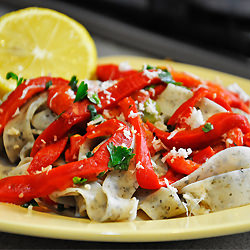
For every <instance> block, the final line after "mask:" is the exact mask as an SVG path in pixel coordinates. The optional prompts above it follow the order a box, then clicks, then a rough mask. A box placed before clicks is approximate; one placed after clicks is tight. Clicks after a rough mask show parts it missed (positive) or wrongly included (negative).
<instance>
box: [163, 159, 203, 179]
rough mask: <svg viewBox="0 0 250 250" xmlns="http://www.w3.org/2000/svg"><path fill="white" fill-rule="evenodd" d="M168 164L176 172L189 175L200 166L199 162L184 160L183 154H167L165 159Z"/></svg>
mask: <svg viewBox="0 0 250 250" xmlns="http://www.w3.org/2000/svg"><path fill="white" fill-rule="evenodd" d="M166 161H167V163H168V165H169V166H170V167H171V168H172V169H174V170H175V171H176V172H177V173H181V174H186V175H189V174H191V173H192V172H194V171H195V170H196V169H197V168H199V167H200V164H198V163H196V162H194V161H191V160H186V159H185V158H184V157H183V156H173V155H169V157H167V159H166Z"/></svg>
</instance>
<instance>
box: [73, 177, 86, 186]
mask: <svg viewBox="0 0 250 250" xmlns="http://www.w3.org/2000/svg"><path fill="white" fill-rule="evenodd" d="M86 181H87V179H85V178H81V177H78V176H75V177H73V183H74V184H76V185H81V184H83V183H84V182H86Z"/></svg>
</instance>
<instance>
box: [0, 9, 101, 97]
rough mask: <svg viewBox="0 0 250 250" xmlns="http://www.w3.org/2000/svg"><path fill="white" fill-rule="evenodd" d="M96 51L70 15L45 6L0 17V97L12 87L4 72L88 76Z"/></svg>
mask: <svg viewBox="0 0 250 250" xmlns="http://www.w3.org/2000/svg"><path fill="white" fill-rule="evenodd" d="M96 60H97V52H96V47H95V44H94V41H93V39H92V38H91V36H90V34H89V33H88V31H87V30H86V29H85V28H84V27H83V26H82V25H81V24H80V23H78V22H76V21H75V20H73V19H72V18H70V17H68V16H66V15H64V14H62V13H59V12H57V11H54V10H51V9H45V8H36V7H31V8H26V9H21V10H18V11H14V12H10V13H8V14H6V15H4V16H2V17H1V18H0V97H1V96H3V94H4V93H6V92H9V91H11V90H13V89H14V88H15V87H16V82H15V81H14V80H6V73H7V72H10V71H11V72H14V73H15V74H17V75H18V76H20V77H21V76H22V77H24V78H27V79H28V78H33V77H38V76H46V75H50V76H55V77H56V76H60V77H63V78H65V79H70V78H71V77H72V75H76V76H77V77H78V78H79V79H85V78H89V77H91V75H92V74H93V73H94V71H95V68H96Z"/></svg>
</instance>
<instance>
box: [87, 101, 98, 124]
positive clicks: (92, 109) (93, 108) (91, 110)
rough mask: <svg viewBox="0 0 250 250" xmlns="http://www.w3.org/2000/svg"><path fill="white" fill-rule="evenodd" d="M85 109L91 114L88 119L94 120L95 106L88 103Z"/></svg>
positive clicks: (95, 114)
mask: <svg viewBox="0 0 250 250" xmlns="http://www.w3.org/2000/svg"><path fill="white" fill-rule="evenodd" d="M87 109H88V110H89V111H90V115H91V118H90V120H94V119H95V118H94V117H96V116H97V110H96V108H95V106H94V105H92V104H90V105H88V107H87Z"/></svg>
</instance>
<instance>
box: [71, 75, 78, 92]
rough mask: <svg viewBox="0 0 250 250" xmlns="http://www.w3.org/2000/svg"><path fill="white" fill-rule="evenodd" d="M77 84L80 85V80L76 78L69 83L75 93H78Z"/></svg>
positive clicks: (72, 78)
mask: <svg viewBox="0 0 250 250" xmlns="http://www.w3.org/2000/svg"><path fill="white" fill-rule="evenodd" d="M77 83H78V80H77V78H76V76H72V77H71V79H70V81H69V86H70V87H71V89H72V90H73V91H77Z"/></svg>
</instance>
